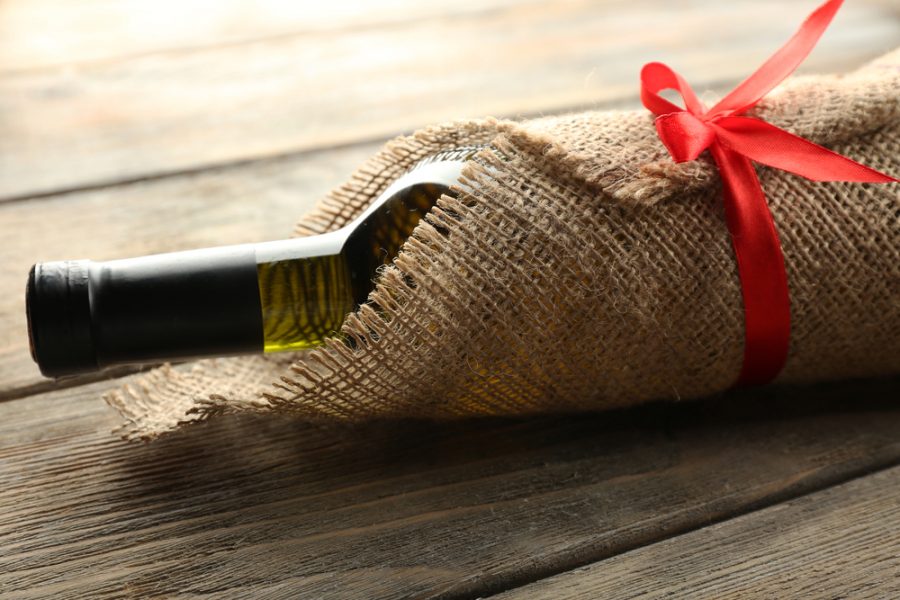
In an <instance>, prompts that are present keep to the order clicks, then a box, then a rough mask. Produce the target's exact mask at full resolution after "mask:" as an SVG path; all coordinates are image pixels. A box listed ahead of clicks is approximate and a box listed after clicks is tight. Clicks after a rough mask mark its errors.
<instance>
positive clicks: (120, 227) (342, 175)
mask: <svg viewBox="0 0 900 600" xmlns="http://www.w3.org/2000/svg"><path fill="white" fill-rule="evenodd" d="M376 149H377V145H362V146H358V147H352V148H345V149H341V150H334V151H322V152H311V153H305V154H301V155H298V156H292V157H287V158H283V159H279V160H270V161H262V162H258V163H253V164H249V165H243V166H238V167H232V168H229V169H224V170H212V171H206V172H204V173H199V174H195V175H185V176H179V177H173V178H167V179H161V180H155V181H147V182H140V183H135V184H133V185H129V186H119V187H115V188H111V189H103V190H96V191H91V192H81V193H75V194H68V195H63V196H56V197H53V198H46V199H41V200H35V201H28V202H24V201H21V202H9V203H0V239H2V240H3V246H2V249H0V289H2V290H4V291H5V292H6V293H4V294H0V400H2V399H3V398H9V397H18V396H21V395H24V394H28V393H34V392H37V391H43V390H46V389H50V388H51V387H52V386H54V385H60V384H56V383H54V382H53V381H51V380H48V379H45V378H43V377H41V375H40V373H39V372H38V370H37V366H36V365H35V364H34V362H33V361H32V360H31V356H30V354H29V352H28V334H27V330H26V322H25V280H26V276H27V274H28V269H30V268H31V265H32V264H34V263H36V262H42V261H47V260H63V259H77V258H90V259H93V260H110V259H114V258H126V257H130V256H142V255H145V254H154V253H158V252H170V251H175V250H187V249H190V248H204V247H208V246H218V245H224V244H239V243H244V242H258V241H263V240H273V239H281V238H284V237H287V236H288V235H290V233H291V230H292V228H293V226H294V222H295V221H296V220H297V218H298V217H300V215H301V214H303V213H304V212H306V211H307V210H309V208H311V207H312V205H313V204H314V203H315V202H316V201H317V200H318V199H319V198H320V197H321V196H323V195H324V194H325V193H326V192H327V191H328V190H329V189H331V188H332V187H335V186H337V185H339V184H341V183H343V182H344V181H345V180H346V179H347V177H348V176H349V174H350V173H352V171H353V169H355V168H356V167H357V166H358V165H359V164H360V163H362V162H363V161H364V160H365V159H366V158H368V157H369V156H370V155H371V154H372V153H374V152H375V150H376ZM119 372H122V371H121V370H120V371H119ZM96 378H97V376H92V377H87V378H81V379H76V380H65V381H63V382H62V383H61V385H65V386H71V385H74V384H77V383H78V382H83V381H85V380H91V379H96Z"/></svg>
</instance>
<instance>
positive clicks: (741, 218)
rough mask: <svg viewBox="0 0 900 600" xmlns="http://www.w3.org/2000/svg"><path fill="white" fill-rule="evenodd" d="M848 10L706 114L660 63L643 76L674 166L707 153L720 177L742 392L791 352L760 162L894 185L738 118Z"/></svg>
mask: <svg viewBox="0 0 900 600" xmlns="http://www.w3.org/2000/svg"><path fill="white" fill-rule="evenodd" d="M842 3H843V0H828V1H827V2H825V3H824V4H822V5H821V6H819V8H817V9H816V10H815V11H814V12H813V13H812V14H811V15H809V17H807V18H806V20H805V21H804V22H803V24H802V25H801V26H800V29H799V30H798V31H797V32H796V33H795V34H794V35H793V37H791V39H790V40H788V42H787V43H786V44H785V45H784V46H782V47H781V48H780V49H779V50H778V51H777V52H776V53H775V54H773V55H772V56H771V57H770V58H769V59H768V60H767V61H766V62H765V63H763V65H762V66H761V67H760V68H759V69H757V70H756V71H755V72H754V73H753V74H752V75H750V76H749V77H748V78H747V79H745V80H744V81H743V82H742V83H740V84H739V85H738V86H737V87H736V88H735V89H734V90H732V91H731V92H730V93H729V94H728V95H726V96H725V97H724V98H722V99H721V100H720V101H719V102H718V103H717V104H716V105H714V106H713V107H712V108H710V109H708V110H707V108H706V107H705V106H704V105H703V103H702V102H700V100H699V99H698V98H697V96H696V94H694V91H693V90H692V89H691V87H690V86H689V85H688V84H687V82H686V81H685V80H684V79H683V78H682V77H681V76H680V75H678V74H677V73H676V72H675V71H673V70H672V69H670V68H669V67H668V66H666V65H664V64H662V63H658V62H654V63H649V64H647V65H645V66H644V68H643V69H642V70H641V101H642V102H643V104H644V106H645V107H647V109H649V110H650V111H651V112H653V113H654V114H655V115H657V118H656V131H657V133H658V134H659V138H660V140H661V141H662V143H663V145H665V147H666V149H667V150H668V151H669V154H670V155H671V156H672V159H673V160H674V161H675V162H686V161H690V160H695V159H697V158H698V157H699V156H700V155H701V154H702V153H703V152H704V151H706V150H709V151H710V154H711V155H712V158H713V160H714V161H715V163H716V166H717V167H718V170H719V174H720V176H721V179H722V195H723V202H724V206H725V220H726V222H727V225H728V231H729V233H730V234H731V243H732V247H733V248H734V253H735V260H736V262H737V267H738V276H739V278H740V281H741V295H742V299H743V302H744V362H743V366H742V367H741V373H740V375H739V376H738V380H737V385H748V384H763V383H767V382H769V381H771V380H772V379H774V378H775V377H776V376H777V375H778V373H779V372H780V371H781V369H782V367H783V366H784V363H785V362H786V361H787V355H788V348H789V345H790V296H789V294H788V283H787V274H786V272H785V268H784V256H783V254H782V251H781V242H780V241H779V239H778V233H777V231H776V229H775V223H774V221H773V220H772V214H771V212H770V211H769V207H768V204H767V202H766V197H765V194H764V193H763V190H762V187H761V186H760V183H759V179H758V178H757V176H756V170H755V169H754V167H753V162H758V163H761V164H763V165H768V166H770V167H775V168H777V169H782V170H784V171H789V172H791V173H794V174H796V175H800V176H802V177H806V178H807V179H811V180H813V181H851V182H871V183H888V182H895V181H897V180H896V179H894V178H893V177H891V176H889V175H886V174H884V173H880V172H878V171H876V170H874V169H871V168H869V167H866V166H865V165H861V164H859V163H857V162H855V161H853V160H850V159H849V158H846V157H844V156H841V155H840V154H837V153H835V152H832V151H831V150H828V149H827V148H823V147H822V146H819V145H817V144H814V143H812V142H810V141H809V140H805V139H803V138H801V137H798V136H796V135H793V134H792V133H789V132H787V131H785V130H783V129H779V128H778V127H775V126H774V125H771V124H769V123H766V122H765V121H762V120H761V119H756V118H751V117H745V116H741V115H742V114H743V113H744V112H746V111H747V110H749V109H750V108H752V107H753V106H755V105H756V103H757V102H759V100H760V99H761V98H763V97H764V96H765V95H766V94H767V93H769V92H770V91H771V90H772V89H773V88H774V87H775V86H776V85H778V84H779V83H781V82H782V81H783V80H784V79H785V78H786V77H787V76H788V75H790V74H791V73H792V72H793V71H794V70H795V69H796V68H797V66H799V64H800V63H801V62H803V60H804V59H805V58H806V56H807V55H808V54H809V53H810V51H811V50H812V49H813V47H814V46H815V45H816V42H818V41H819V38H820V37H821V36H822V33H824V31H825V29H827V27H828V25H829V23H831V20H832V19H833V18H834V15H835V13H836V12H837V10H838V9H839V8H840V6H841V4H842ZM666 89H671V90H674V91H676V92H678V94H679V95H680V96H681V98H682V100H683V101H684V108H682V107H680V106H678V105H676V104H673V103H672V102H669V101H668V100H666V99H665V98H663V97H661V96H660V95H659V92H661V91H662V90H666Z"/></svg>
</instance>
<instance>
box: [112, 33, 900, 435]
mask: <svg viewBox="0 0 900 600" xmlns="http://www.w3.org/2000/svg"><path fill="white" fill-rule="evenodd" d="M754 114H755V115H757V116H759V117H761V118H763V119H765V120H767V121H769V122H771V123H773V124H775V125H777V126H779V127H783V128H785V129H787V130H789V131H791V132H793V133H796V134H798V135H800V136H802V137H805V138H807V139H810V140H812V141H814V142H817V143H820V144H823V145H825V146H827V147H830V148H832V149H834V150H836V151H837V152H839V153H841V154H844V155H847V156H849V157H851V158H854V159H856V160H859V161H861V162H864V163H865V164H868V165H869V166H872V167H874V168H876V169H879V170H881V171H885V172H888V173H891V174H894V175H896V174H897V173H900V50H898V51H894V52H892V53H891V54H888V55H887V56H884V57H882V58H881V59H879V60H877V61H875V62H873V63H872V64H869V65H867V66H865V67H864V68H862V69H860V70H859V71H857V72H855V73H853V74H850V75H847V76H844V77H839V76H821V77H806V78H800V77H798V78H794V79H793V80H792V81H790V82H788V83H787V84H785V85H784V86H782V88H780V89H779V90H776V91H775V92H773V93H772V94H770V96H769V97H768V98H767V99H765V100H764V101H763V102H762V103H761V104H760V105H759V107H758V108H757V109H756V110H755V113H754ZM470 144H490V145H491V146H490V148H489V149H487V150H485V151H482V152H481V153H480V155H479V156H478V158H477V159H476V160H475V161H473V162H472V163H470V164H469V165H468V167H467V168H466V171H465V173H464V177H463V179H462V181H461V182H460V188H459V192H458V196H457V198H456V199H453V198H450V197H444V198H443V199H442V200H441V201H440V203H439V206H438V207H437V208H436V209H435V210H434V211H433V212H432V214H431V215H430V216H429V217H428V219H427V221H428V222H427V223H424V224H421V225H420V226H419V227H418V228H417V230H416V232H415V234H414V235H413V238H412V239H411V240H410V241H409V242H408V243H407V244H406V246H405V247H404V249H403V251H402V253H401V255H400V256H399V257H398V258H397V260H396V261H395V264H394V265H393V266H391V267H389V268H387V269H386V270H385V271H384V272H383V273H382V275H381V278H380V283H379V285H378V287H377V289H376V291H375V292H374V293H373V294H372V296H371V297H370V302H371V304H372V305H371V306H369V305H367V306H364V307H363V308H362V309H361V310H360V311H359V312H358V313H355V314H353V315H350V317H349V318H348V320H347V321H346V323H345V325H344V327H343V332H344V333H345V334H346V335H347V336H349V337H351V338H353V339H354V340H355V342H356V343H355V344H353V345H348V344H346V343H343V342H339V341H335V342H332V343H329V344H328V345H326V346H324V347H322V348H320V349H317V350H313V351H309V352H307V353H305V354H286V355H273V356H267V357H262V356H260V357H244V358H233V359H220V360H214V361H202V362H199V363H196V364H195V365H193V366H192V367H184V366H181V367H177V368H169V367H163V368H160V369H156V370H154V371H151V372H149V373H148V374H146V375H144V376H141V377H140V378H138V379H137V380H136V381H133V382H132V383H130V384H128V385H127V386H126V387H123V388H121V389H119V390H117V391H115V392H113V393H111V394H109V395H108V396H107V400H108V401H109V402H110V403H111V404H112V405H113V406H114V407H115V408H117V409H118V410H119V411H120V412H121V414H122V415H123V417H124V418H125V419H127V423H126V424H125V425H124V426H123V429H122V433H123V434H124V435H126V436H128V437H141V438H152V437H154V436H157V435H159V434H161V433H164V432H166V431H170V430H173V429H175V428H177V427H179V426H181V425H183V424H186V423H191V422H197V421H201V420H204V419H207V418H209V417H211V416H213V415H216V414H219V413H223V412H236V411H255V412H279V413H294V414H296V415H297V416H299V417H301V418H304V419H308V420H311V421H331V422H333V421H341V422H355V421H360V420H364V419H371V418H380V417H424V418H436V419H447V418H458V417H467V416H474V415H524V414H533V413H546V412H560V411H579V410H586V409H587V410H597V409H606V408H611V407H617V406H623V405H629V404H638V403H641V402H645V401H648V400H653V399H689V398H696V397H700V396H705V395H709V394H712V393H715V392H719V391H722V390H725V389H727V388H728V387H729V386H731V384H732V383H733V382H734V379H735V377H736V376H737V374H738V371H739V369H740V366H741V360H742V352H743V314H742V304H741V292H740V283H739V281H738V276H737V271H736V267H735V262H734V256H733V253H732V249H731V243H730V239H729V234H728V231H727V229H726V227H725V223H724V220H723V215H722V207H721V199H720V196H719V194H720V190H719V184H718V176H717V173H716V170H715V168H714V166H713V165H712V164H711V163H710V162H709V161H707V160H702V159H701V160H699V161H695V162H692V163H686V164H681V165H676V164H673V162H672V161H671V159H670V158H669V156H668V154H667V153H666V151H665V149H664V147H663V146H662V144H661V143H660V142H659V140H658V138H657V136H656V132H655V130H654V127H653V117H652V116H651V115H650V114H649V113H647V112H646V111H644V110H636V111H631V112H585V113H579V114H573V115H566V116H561V117H553V118H544V119H538V120H532V121H526V122H519V123H514V122H506V121H497V120H483V121H467V122H458V123H451V124H447V125H443V126H438V127H431V128H427V129H424V130H421V131H419V132H417V133H416V134H414V135H412V136H409V137H403V138H399V139H396V140H394V141H392V142H390V143H389V144H387V145H386V146H385V148H384V149H383V150H382V151H381V152H380V153H378V154H377V155H376V156H374V157H373V158H372V159H371V160H370V161H369V162H368V163H366V164H365V165H364V166H362V167H361V168H360V169H359V170H358V171H357V172H356V173H355V174H353V176H352V178H351V179H350V181H349V183H347V184H346V185H344V186H342V187H341V188H339V189H337V190H335V191H334V192H333V193H331V194H330V195H329V196H328V197H327V198H326V199H324V200H323V201H322V202H321V203H320V205H319V206H318V208H317V209H316V210H315V211H314V212H313V213H312V214H309V215H307V216H305V217H304V218H303V219H302V220H301V222H300V223H299V225H298V226H297V230H296V231H297V233H298V234H300V235H308V234H316V233H322V232H325V231H328V230H331V229H335V228H337V227H339V226H341V225H342V224H344V223H346V222H347V221H348V220H349V219H351V218H352V217H353V216H354V215H356V214H357V213H359V212H360V211H361V210H362V209H363V208H364V207H365V206H366V204H367V203H368V202H370V201H371V200H372V199H373V198H374V197H375V196H376V195H377V194H378V193H379V192H380V191H381V190H382V189H384V188H385V186H386V185H388V183H389V182H390V181H391V180H392V179H394V178H395V177H396V176H398V175H399V174H400V173H402V172H403V171H404V170H405V169H407V168H408V167H409V166H410V165H412V164H413V163H415V162H416V161H417V160H419V159H421V158H423V157H425V156H428V155H430V154H433V153H435V152H438V151H440V150H446V149H451V148H454V147H458V146H462V145H470ZM499 156H502V159H500V158H498V157H499ZM759 174H760V179H761V181H762V184H763V188H764V189H765V193H766V195H767V197H768V200H769V205H770V207H771V210H772V213H773V214H774V217H775V222H776V224H777V227H778V231H779V234H780V236H781V242H782V245H783V248H784V255H785V260H786V264H787V272H788V279H789V282H790V293H791V315H792V324H793V328H792V332H791V347H790V355H789V358H788V362H787V365H786V367H785V369H784V371H783V372H782V373H781V375H780V376H779V378H778V380H779V381H782V382H806V381H813V380H823V379H832V378H847V377H866V376H876V375H884V374H890V373H896V372H898V371H900V186H898V185H897V184H890V185H872V184H850V183H813V182H810V181H807V180H805V179H801V178H799V177H796V176H793V175H790V174H788V173H785V172H783V171H778V170H774V169H768V168H760V169H759ZM273 382H274V383H273Z"/></svg>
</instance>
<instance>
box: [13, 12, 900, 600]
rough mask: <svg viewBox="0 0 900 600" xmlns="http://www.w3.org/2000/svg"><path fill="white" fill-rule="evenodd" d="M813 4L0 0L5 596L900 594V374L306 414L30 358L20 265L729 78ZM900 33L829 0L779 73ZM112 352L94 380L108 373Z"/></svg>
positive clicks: (859, 56)
mask: <svg viewBox="0 0 900 600" xmlns="http://www.w3.org/2000/svg"><path fill="white" fill-rule="evenodd" d="M814 5H815V2H814V1H813V0H802V1H800V0H798V1H796V2H782V1H775V0H732V1H731V2H719V1H717V0H685V1H679V2H663V1H661V0H630V1H627V2H626V1H624V0H605V1H601V2H596V1H595V2H589V1H587V0H582V1H578V0H565V1H557V0H553V1H551V0H454V1H453V2H450V1H446V0H420V1H419V2H404V1H402V0H378V1H377V2H376V1H367V2H358V3H356V2H350V3H348V2H332V3H313V2H289V1H277V0H264V1H261V2H249V0H248V1H243V0H220V1H209V0H206V1H204V0H181V1H178V2H176V1H167V2H160V1H154V0H129V1H127V2H126V1H121V0H120V1H117V0H81V1H79V2H69V1H64V0H7V1H5V2H3V3H0V240H2V243H0V290H2V291H3V293H2V294H0V597H2V598H81V597H84V598H88V597H90V598H96V597H139V598H145V597H149V598H154V597H159V598H169V597H185V598H238V597H241V598H245V597H253V598H297V597H323V598H431V597H440V598H469V597H486V596H491V595H495V594H499V597H502V598H516V599H519V598H539V597H541V598H568V597H579V598H606V597H637V596H641V597H659V596H667V597H694V598H696V597H709V598H726V597H741V598H744V597H767V598H768V597H830V598H834V597H848V598H862V597H872V598H891V597H894V598H896V597H900V402H897V399H898V398H900V382H898V381H897V380H884V381H856V382H841V383H832V384H823V385H818V386H813V387H805V388H798V387H794V388H788V387H769V388H763V389H758V390H752V391H743V392H740V393H730V394H727V395H724V396H722V397H719V398H713V399H708V400H705V401H701V402H696V403H683V404H678V405H653V406H647V407H643V408H638V409H634V410H627V411H619V412H614V413H606V414H596V415H585V416H579V417H556V418H544V419H529V420H479V421H472V422H465V423H456V424H452V425H442V424H434V423H419V422H395V423H380V424H377V425H371V426H367V427H363V428H362V429H360V430H355V431H352V432H351V431H329V430H322V429H318V428H313V427H310V426H308V425H304V424H303V423H298V422H295V421H290V420H282V419H276V418H269V419H262V418H247V417H244V418H223V419H220V420H217V421H214V422H212V423H210V424H209V425H207V426H204V427H201V428H197V429H195V430H192V431H190V432H188V433H183V434H177V435H173V436H171V437H169V438H165V439H163V440H161V441H158V442H155V443H151V444H135V443H127V442H124V441H121V440H119V439H118V438H116V437H115V436H113V435H112V434H111V433H110V431H111V429H112V428H113V427H115V426H116V424H117V422H118V421H117V417H116V415H115V414H113V413H112V411H111V410H110V409H109V408H107V407H106V405H105V404H104V403H103V401H102V400H101V399H100V394H101V393H102V392H104V391H105V390H107V389H109V388H110V387H111V386H114V385H115V384H116V383H118V382H121V381H122V380H123V379H122V378H128V377H130V376H132V375H129V372H127V370H125V371H120V372H117V373H115V374H106V375H104V376H92V377H84V378H80V379H75V380H71V381H66V382H64V383H63V384H54V383H53V382H51V381H47V380H44V379H42V378H41V377H40V376H39V374H38V372H37V369H36V368H35V367H34V365H33V364H32V362H31V359H30V357H29V355H28V350H27V339H26V334H25V320H24V282H25V275H26V273H27V270H28V267H29V266H30V265H31V264H32V263H33V262H36V261H41V260H51V259H60V258H82V257H84V258H88V257H89V258H94V259H110V258H116V257H124V256H133V255H139V254H146V253H151V252H160V251H168V250H176V249H185V248H192V247H201V246H208V245H217V244H228V243H237V242H246V241H256V240H263V239H276V238H280V237H284V236H286V235H288V234H289V232H290V230H291V227H292V224H293V222H294V220H295V219H296V218H297V217H298V216H299V215H300V214H301V213H303V212H304V211H305V210H306V209H308V208H309V207H310V206H311V205H312V203H314V202H315V201H316V200H317V199H318V198H319V197H320V196H321V195H322V194H324V193H325V191H326V190H328V189H329V188H331V187H332V186H335V185H338V184H340V183H341V182H342V181H343V180H344V179H345V178H346V177H347V176H348V174H349V173H350V172H351V171H352V169H353V168H354V167H355V166H356V165H357V164H359V163H360V162H361V161H362V160H363V159H364V158H366V157H367V156H368V155H370V154H371V153H372V152H374V151H375V149H376V148H377V147H378V146H379V144H380V143H382V142H383V141H384V140H385V139H387V138H389V137H391V136H393V135H396V134H398V133H401V132H406V131H410V130H413V129H414V128H416V127H418V126H421V125H425V124H427V123H430V122H435V121H441V120H447V119H452V118H458V117H465V116H484V115H495V116H503V117H523V116H529V115H536V114H553V113H559V112H563V111H570V110H576V109H579V108H583V107H605V106H636V105H637V73H638V71H639V70H640V67H641V65H642V64H643V63H645V62H648V61H650V60H663V61H665V62H667V63H669V64H671V65H672V66H674V67H675V68H676V69H678V70H679V71H680V72H682V73H683V74H684V75H685V76H686V77H687V79H688V80H689V81H690V82H691V83H692V84H693V85H694V86H695V87H696V88H698V89H699V90H711V91H721V90H724V89H726V88H727V87H729V86H730V85H733V84H734V83H736V82H737V81H738V80H740V79H741V78H742V77H743V76H744V75H746V74H747V73H748V72H749V71H750V70H751V69H752V68H754V67H755V66H756V65H757V64H759V63H760V62H761V61H762V60H763V59H764V58H766V56H767V55H768V54H769V53H770V52H771V51H773V50H774V49H775V48H776V47H777V46H778V45H779V44H780V43H781V42H783V41H784V40H785V39H786V38H787V37H788V36H789V35H790V33H792V32H793V30H794V29H795V28H796V26H797V25H798V24H799V22H800V20H801V19H802V18H803V17H804V16H805V14H806V13H808V12H809V11H810V10H812V8H814ZM898 44H900V5H898V4H897V3H896V2H895V1H894V0H850V1H848V3H847V5H846V6H844V8H843V9H842V11H841V13H840V14H839V15H838V18H837V20H836V22H835V24H834V26H833V27H832V28H831V29H830V30H829V31H828V32H827V33H826V35H825V37H824V38H823V40H822V42H821V44H820V45H819V47H818V48H817V49H816V50H815V51H814V53H813V55H812V56H811V57H810V59H809V60H808V61H807V62H806V63H805V65H804V66H803V67H802V69H801V71H802V72H814V71H842V70H847V69H852V68H854V67H856V66H858V65H860V64H862V63H863V62H865V61H866V60H869V59H871V58H873V57H875V56H877V55H878V54H880V53H882V52H885V51H888V50H890V49H892V48H894V47H896V46H897V45H898ZM114 376H115V377H118V378H119V379H118V380H117V381H109V379H110V378H113V377H114Z"/></svg>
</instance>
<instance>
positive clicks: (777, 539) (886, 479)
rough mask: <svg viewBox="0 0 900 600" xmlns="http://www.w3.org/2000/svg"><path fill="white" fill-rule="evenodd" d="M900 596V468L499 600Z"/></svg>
mask: <svg viewBox="0 0 900 600" xmlns="http://www.w3.org/2000/svg"><path fill="white" fill-rule="evenodd" d="M687 597H690V598H697V599H701V598H716V599H719V600H726V599H729V598H854V599H855V598H897V597H900V468H896V467H895V468H893V469H888V470H885V471H883V472H880V473H876V474H873V475H869V476H868V477H863V478H861V479H857V480H854V481H851V482H848V483H846V484H844V485H839V486H835V487H832V488H829V489H827V490H824V491H821V492H818V493H815V494H810V495H808V496H804V497H802V498H797V499H796V500H792V501H790V502H785V503H782V504H778V505H776V506H773V507H771V508H767V509H765V510H761V511H759V512H754V513H751V514H748V515H745V516H742V517H739V518H736V519H732V520H729V521H726V522H724V523H719V524H717V525H712V526H710V527H705V528H703V529H700V530H697V531H694V532H691V533H688V534H685V535H682V536H678V537H675V538H672V539H669V540H665V541H663V542H659V543H656V544H652V545H650V546H646V547H643V548H640V549H637V550H634V551H632V552H628V553H626V554H622V555H620V556H616V557H613V558H610V559H608V560H605V561H602V562H598V563H594V564H592V565H590V566H587V567H583V568H581V569H576V570H574V571H570V572H568V573H564V574H561V575H558V576H556V577H551V578H549V579H545V580H542V581H540V582H537V583H535V584H533V585H528V586H524V587H521V588H518V589H516V590H512V591H510V592H507V593H503V594H500V595H499V596H496V597H495V598H497V600H501V599H502V600H526V599H527V600H537V599H538V598H548V599H550V598H552V599H554V600H564V599H571V600H575V599H578V598H581V599H584V600H592V599H594V598H687Z"/></svg>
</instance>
